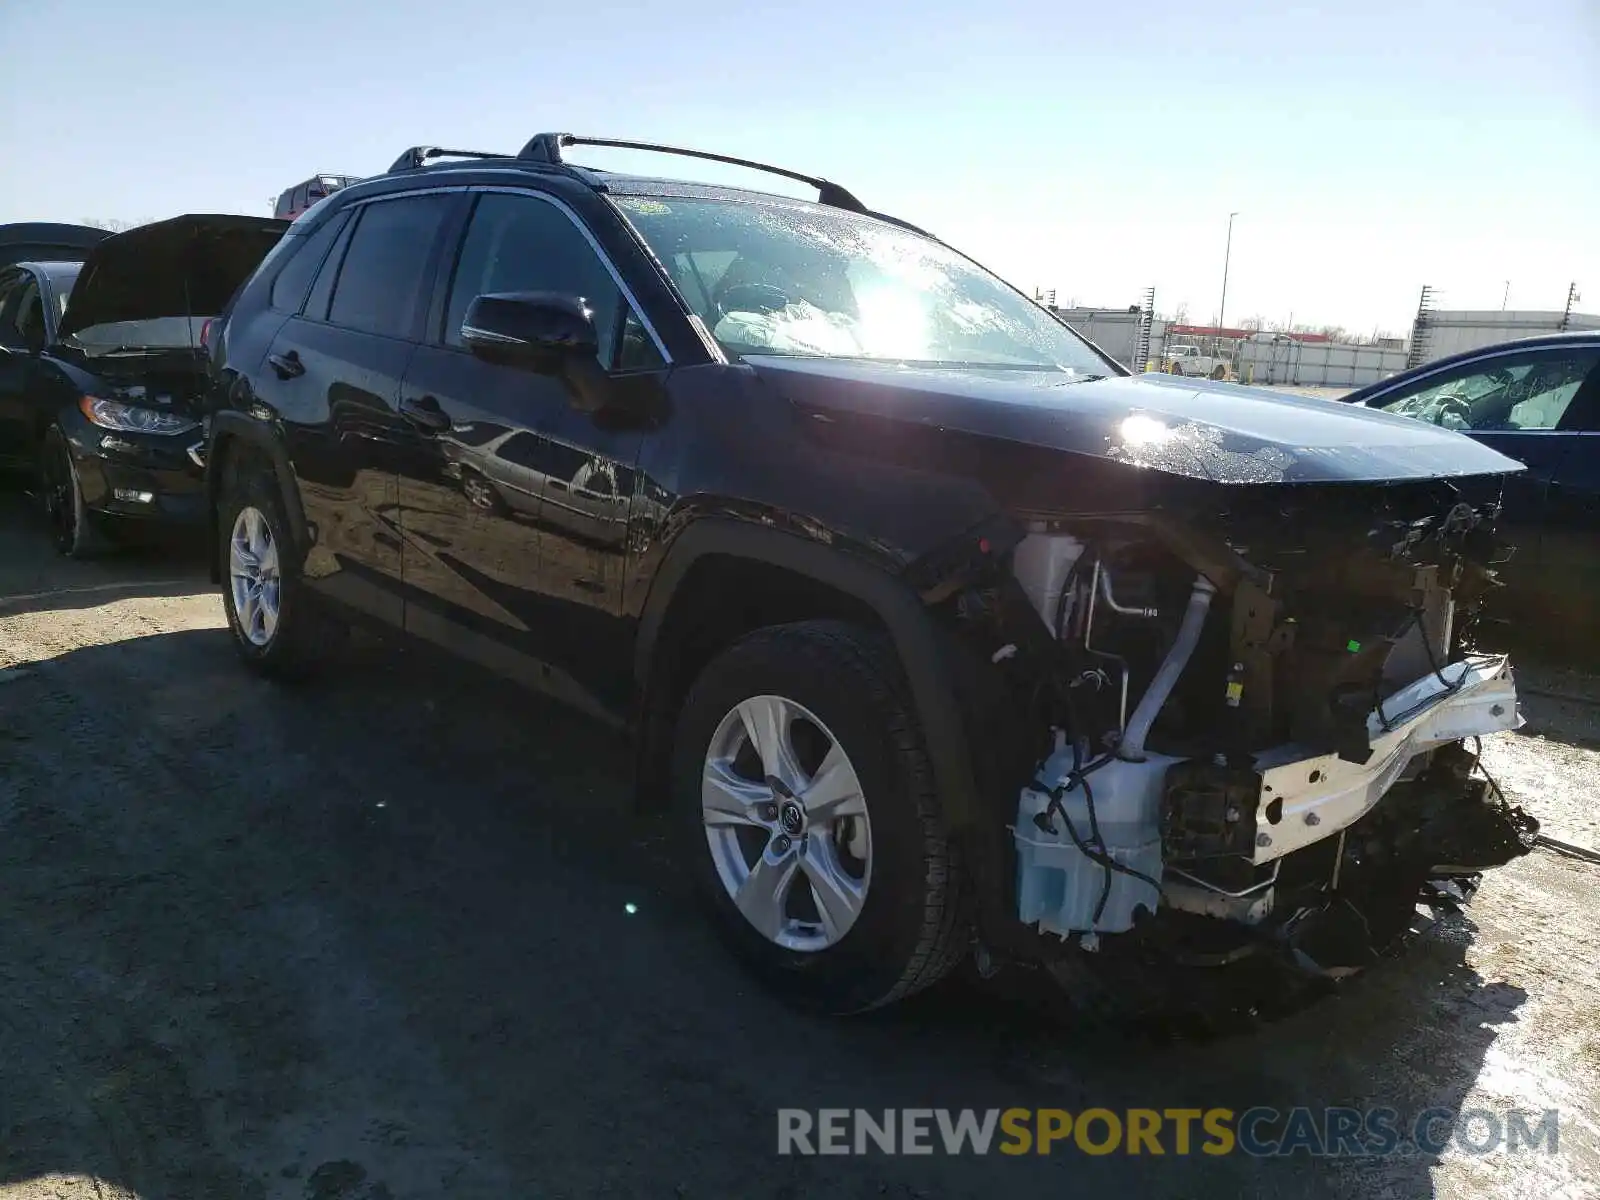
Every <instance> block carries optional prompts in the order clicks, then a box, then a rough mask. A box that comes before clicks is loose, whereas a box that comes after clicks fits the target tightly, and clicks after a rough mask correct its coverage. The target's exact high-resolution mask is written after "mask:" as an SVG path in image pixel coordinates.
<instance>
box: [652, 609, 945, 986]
mask: <svg viewBox="0 0 1600 1200" xmlns="http://www.w3.org/2000/svg"><path fill="white" fill-rule="evenodd" d="M762 714H768V715H769V716H770V724H767V725H763V724H762V720H763V716H762ZM752 729H754V730H756V731H757V734H758V735H759V734H760V733H761V731H763V730H765V729H771V730H775V731H778V732H777V733H776V734H775V735H774V737H773V738H761V739H760V740H761V741H762V742H765V743H766V744H767V745H768V746H769V747H770V746H773V745H778V746H780V750H779V752H778V753H777V754H775V755H773V754H769V753H765V752H763V750H762V749H760V748H758V740H757V738H753V737H752V736H751V731H752ZM775 739H776V740H775ZM783 747H787V749H783ZM774 761H776V762H778V763H780V764H783V765H781V766H779V767H776V768H775V767H774V766H773V765H772V763H773V762H774ZM841 763H842V764H843V766H844V767H845V768H847V769H848V770H849V771H850V772H851V774H850V775H849V777H848V779H849V782H850V784H852V785H855V786H853V787H844V788H842V789H832V791H831V792H830V788H829V786H828V782H827V781H830V780H832V781H837V779H839V778H840V777H841V776H840V775H839V774H838V767H839V765H840V764H841ZM741 764H743V765H741ZM830 764H831V770H832V773H830ZM774 774H776V775H777V778H778V781H779V782H778V783H772V782H771V780H772V778H773V776H774ZM673 776H674V804H675V809H676V818H677V824H678V829H679V833H680V835H681V839H682V846H683V853H684V854H685V856H686V857H685V862H686V863H687V864H688V865H689V867H690V869H691V871H692V873H693V875H694V878H695V881H696V884H697V885H698V887H699V889H700V891H701V893H702V895H703V896H704V898H705V900H706V902H707V905H708V907H709V908H710V911H711V914H712V917H713V920H714V922H715V924H716V926H717V928H718V931H719V932H720V934H721V935H722V936H723V938H724V940H725V941H726V942H727V943H728V945H729V946H730V947H731V949H732V950H733V951H734V953H735V954H736V955H737V956H738V957H739V958H740V959H741V960H742V961H743V962H744V964H745V965H746V966H747V967H748V968H749V969H750V970H751V971H752V972H753V973H754V974H755V975H756V976H757V977H759V978H760V979H761V980H762V981H763V982H764V983H765V984H766V985H767V986H769V987H770V988H772V989H773V990H774V991H776V992H777V993H778V994H779V995H781V996H782V997H783V998H784V999H786V1000H788V1001H789V1002H791V1003H793V1004H795V1005H797V1006H799V1007H802V1008H805V1009H809V1010H813V1011H821V1012H827V1013H836V1014H844V1013H856V1012H862V1011H865V1010H867V1009H871V1008H876V1007H878V1006H880V1005H884V1004H889V1003H891V1002H893V1001H896V1000H900V999H902V998H904V997H906V996H909V995H911V994H912V993H913V992H916V991H919V990H921V989H922V988H925V987H927V986H929V985H930V984H932V983H934V982H936V981H937V980H938V979H940V978H941V977H943V976H944V975H945V974H946V973H947V972H949V970H950V969H951V968H952V967H953V966H954V965H955V964H956V962H957V961H959V959H960V958H961V957H962V955H964V954H965V953H966V952H967V951H968V949H969V948H970V945H971V927H970V921H969V918H968V916H967V912H968V909H967V896H966V888H965V886H964V882H963V877H962V872H961V867H960V862H959V859H958V858H957V854H956V847H955V845H954V844H953V843H952V842H951V841H950V840H949V838H948V837H947V836H946V835H945V833H944V831H943V825H942V821H941V814H940V807H939V798H938V794H937V791H936V789H935V787H934V783H933V772H932V768H931V766H930V764H929V761H928V755H927V751H926V749H925V747H924V745H923V740H922V734H921V731H920V729H919V728H918V726H917V722H916V718H915V716H914V714H913V711H912V708H911V705H910V702H909V701H908V700H907V698H906V695H905V685H904V683H903V681H902V678H901V673H900V670H899V665H898V662H897V661H896V659H895V656H894V652H893V649H892V647H891V645H890V643H889V642H888V640H887V638H885V637H883V636H882V635H881V634H877V633H875V632H872V631H870V630H866V629H863V628H860V627H857V626H853V625H849V624H845V623H843V622H836V621H807V622H804V623H801V624H796V625H784V626H778V627H774V628H769V629H762V630H758V631H757V632H755V633H752V634H750V635H749V636H747V637H746V638H744V639H743V640H742V641H740V642H738V643H737V644H735V645H734V646H733V647H732V648H731V649H729V650H727V651H725V652H724V653H723V654H721V655H720V656H719V657H718V658H716V659H715V660H713V661H712V663H711V664H710V665H709V666H707V667H706V668H705V670H704V671H703V672H702V673H701V675H700V677H699V679H697V680H696V681H695V683H694V686H693V687H692V688H691V689H690V692H689V695H688V697H687V698H686V699H685V701H684V705H683V709H682V713H681V716H680V718H679V721H678V726H677V734H676V745H675V754H674V771H673ZM785 776H788V779H787V780H786V779H785ZM708 781H710V782H709V783H708ZM719 781H720V783H719ZM785 789H788V790H785ZM825 793H829V794H831V795H832V796H833V797H834V798H833V799H832V800H830V799H829V796H828V795H825ZM845 794H847V795H849V796H850V797H851V799H850V800H848V801H841V800H838V799H837V797H838V796H839V795H845ZM730 796H732V797H733V798H734V801H733V803H732V804H731V805H729V804H728V799H729V797H730ZM708 797H710V800H709V801H708ZM719 802H720V803H722V804H723V805H724V806H725V807H724V808H723V809H721V810H720V811H713V809H714V806H715V804H717V803H719ZM791 809H798V813H799V815H797V814H796V813H795V812H794V811H791ZM734 810H738V811H737V813H736V815H734V816H733V817H731V818H730V817H728V813H729V812H730V811H734ZM835 813H838V814H845V815H839V816H833V815H831V814H835ZM790 818H793V821H792V823H791V822H790V820H789V819H790ZM830 822H831V823H830ZM791 834H796V835H797V836H794V837H793V838H792V840H791V839H790V837H789V836H788V835H791ZM784 872H787V875H785V874H784ZM773 880H780V882H778V883H776V884H775V885H774V886H773V887H772V888H771V889H769V895H771V896H772V897H774V898H773V900H772V901H771V902H770V903H768V904H762V903H761V897H760V896H759V895H758V894H757V893H758V890H759V889H755V890H752V886H745V887H741V886H740V883H741V881H742V883H743V884H745V885H756V884H757V883H758V882H759V883H760V884H763V885H765V884H767V883H769V882H770V881H773ZM782 880H786V881H787V882H782ZM736 894H737V895H739V897H740V899H739V900H738V901H736V900H735V895H736ZM752 896H754V897H755V899H754V900H752V899H751V897H752ZM747 912H749V913H751V914H752V915H750V916H747V915H746V913H747ZM841 914H843V918H844V919H841ZM758 926H760V927H758Z"/></svg>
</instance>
